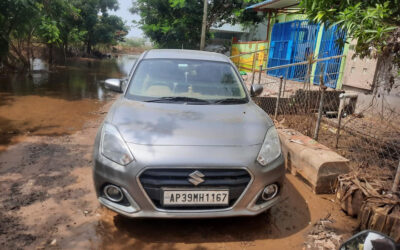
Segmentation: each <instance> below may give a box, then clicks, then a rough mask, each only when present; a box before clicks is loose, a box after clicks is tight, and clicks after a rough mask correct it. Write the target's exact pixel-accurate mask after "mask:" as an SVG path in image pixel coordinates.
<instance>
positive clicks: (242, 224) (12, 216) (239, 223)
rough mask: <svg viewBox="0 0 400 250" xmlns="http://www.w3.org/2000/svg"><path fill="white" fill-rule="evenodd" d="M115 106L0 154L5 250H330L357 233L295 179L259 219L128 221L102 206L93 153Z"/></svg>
mask: <svg viewBox="0 0 400 250" xmlns="http://www.w3.org/2000/svg"><path fill="white" fill-rule="evenodd" d="M77 102H81V101H77ZM63 104H64V103H63ZM110 104H111V102H107V103H106V104H105V105H104V106H101V105H99V104H96V105H93V106H91V107H90V108H88V109H87V110H80V111H79V112H77V111H76V112H75V113H76V114H77V115H76V116H75V117H74V119H75V120H76V123H74V128H75V129H74V130H71V131H67V130H66V128H68V127H71V124H70V123H69V122H66V123H65V124H64V125H65V126H63V124H61V125H60V124H58V127H59V129H61V128H64V130H65V131H67V132H68V133H60V134H61V135H58V136H54V135H53V136H48V135H35V134H34V133H33V134H27V133H25V134H23V135H20V136H19V140H18V142H16V143H15V144H13V145H11V146H8V148H6V149H4V151H3V152H1V153H0V188H1V190H2V192H1V193H0V206H1V207H0V249H142V248H143V249H265V248H268V249H304V248H308V249H313V248H315V244H314V242H315V240H316V239H317V240H318V241H319V242H320V243H321V242H322V243H323V245H324V246H326V247H327V248H328V249H329V248H332V247H334V246H335V245H334V244H338V243H339V241H340V240H342V239H344V238H347V237H349V236H350V234H351V233H352V231H353V230H354V229H355V227H356V222H355V220H354V219H352V218H349V217H347V216H346V215H345V214H344V213H343V212H342V211H341V210H340V209H339V207H338V205H337V204H336V203H334V202H333V199H334V197H333V195H328V196H316V195H314V194H313V193H312V192H311V191H310V189H309V187H308V186H306V185H305V184H304V183H303V182H302V181H301V180H299V179H297V178H295V177H293V176H291V175H287V178H286V181H285V182H286V183H285V186H284V194H283V199H282V202H281V203H280V204H279V205H278V206H276V207H274V208H272V209H271V211H270V212H269V213H264V214H261V215H259V216H256V217H246V218H227V219H202V220H187V219H185V220H172V219H163V220H157V219H128V218H125V217H122V216H119V215H117V214H115V213H114V212H111V211H109V210H107V209H106V208H103V207H101V206H100V205H99V203H98V202H97V199H96V196H95V192H94V190H93V184H92V176H91V165H92V160H91V152H92V146H93V141H94V137H95V134H96V132H97V129H98V127H99V125H100V123H101V121H102V119H103V118H104V116H105V114H106V112H107V110H108V109H109V107H110ZM70 105H72V106H70ZM74 105H79V103H74V102H73V101H71V102H69V103H65V106H66V109H71V110H73V109H75V110H79V108H77V107H76V106H74ZM78 113H79V114H80V115H79V114H78ZM66 119H67V120H68V118H67V117H66ZM53 122H55V123H57V119H54V121H53ZM38 125H39V126H42V125H41V124H38ZM60 127H61V128H60ZM38 131H40V129H39V130H38ZM321 223H322V224H324V225H325V226H326V228H325V229H323V230H322V231H323V232H322V233H321V232H320V231H321V229H320V227H321ZM318 230H319V231H318ZM321 235H322V236H321ZM326 235H329V237H327V236H326ZM332 239H333V240H332Z"/></svg>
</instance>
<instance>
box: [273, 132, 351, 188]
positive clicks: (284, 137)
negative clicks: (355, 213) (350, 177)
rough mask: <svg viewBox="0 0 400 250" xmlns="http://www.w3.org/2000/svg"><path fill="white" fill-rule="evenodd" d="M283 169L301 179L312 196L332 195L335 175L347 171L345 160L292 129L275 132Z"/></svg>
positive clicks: (347, 161) (346, 160)
mask: <svg viewBox="0 0 400 250" xmlns="http://www.w3.org/2000/svg"><path fill="white" fill-rule="evenodd" d="M278 133H279V137H280V139H281V143H282V151H283V154H284V157H285V160H286V161H285V162H286V163H285V164H286V169H288V170H289V171H290V172H291V173H292V174H293V175H299V176H301V177H302V178H303V179H304V180H305V181H306V182H307V183H308V184H310V185H311V187H312V189H313V191H314V193H316V194H327V193H334V191H335V190H334V184H335V181H336V179H337V176H338V175H339V174H344V173H348V172H349V166H348V163H349V160H348V159H346V158H344V157H342V156H340V155H339V154H337V153H336V152H334V151H333V150H331V149H330V148H328V147H326V146H324V145H322V144H320V143H318V142H317V141H315V140H313V139H311V138H310V137H308V136H305V135H303V134H301V133H300V132H298V131H296V130H293V129H278Z"/></svg>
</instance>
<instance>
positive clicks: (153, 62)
mask: <svg viewBox="0 0 400 250" xmlns="http://www.w3.org/2000/svg"><path fill="white" fill-rule="evenodd" d="M126 95H127V97H128V98H130V99H134V100H140V101H152V100H159V99H160V98H169V100H168V101H171V100H173V101H184V100H185V99H184V98H191V99H192V100H195V99H198V100H206V101H218V100H223V99H227V98H229V99H230V100H231V99H242V100H243V99H245V100H247V96H246V93H245V91H244V88H243V85H242V84H241V82H240V80H239V78H238V75H237V73H236V71H235V70H234V68H233V67H232V66H231V65H230V64H229V63H223V62H211V61H201V60H181V59H147V60H142V61H141V62H140V63H139V65H138V66H137V68H136V70H135V72H134V75H133V77H132V79H131V82H130V84H129V89H128V91H127V94H126ZM173 97H177V98H175V99H173Z"/></svg>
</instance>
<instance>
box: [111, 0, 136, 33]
mask: <svg viewBox="0 0 400 250" xmlns="http://www.w3.org/2000/svg"><path fill="white" fill-rule="evenodd" d="M118 2H119V9H118V10H117V11H115V12H114V11H112V12H110V14H114V15H117V16H119V17H121V18H122V19H123V20H124V21H125V23H126V25H128V26H129V27H130V30H129V33H128V35H127V37H143V32H142V30H141V29H139V28H137V27H134V26H133V23H132V20H139V16H138V15H132V14H131V13H130V12H129V9H130V8H131V7H132V0H118Z"/></svg>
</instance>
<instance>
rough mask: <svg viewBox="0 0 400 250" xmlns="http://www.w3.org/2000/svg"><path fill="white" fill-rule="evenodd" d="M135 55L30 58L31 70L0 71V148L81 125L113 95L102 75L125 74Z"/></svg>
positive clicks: (63, 132) (69, 130)
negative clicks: (57, 60) (61, 60)
mask: <svg viewBox="0 0 400 250" xmlns="http://www.w3.org/2000/svg"><path fill="white" fill-rule="evenodd" d="M136 59H137V55H120V56H119V57H117V58H113V59H103V60H97V59H84V58H80V59H71V60H68V61H67V63H66V65H65V66H56V67H51V68H50V67H49V66H48V65H47V64H46V63H44V62H43V61H42V60H40V59H35V60H34V61H33V73H32V74H31V75H28V74H8V75H0V150H2V149H4V148H5V146H7V145H8V144H10V143H14V142H17V141H19V137H20V136H21V135H22V136H23V135H27V134H33V135H63V134H70V133H72V132H75V131H77V130H79V129H81V128H82V126H83V124H84V122H85V121H86V120H87V119H90V118H91V116H92V115H93V112H96V111H97V110H98V108H99V107H100V106H101V105H102V104H103V103H104V102H105V101H107V100H108V99H109V98H110V96H113V95H112V93H110V92H109V91H107V90H105V89H104V86H103V83H104V80H105V79H107V78H122V77H124V76H126V75H127V74H128V73H129V71H130V69H131V67H132V65H133V63H134V62H135V60H136Z"/></svg>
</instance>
